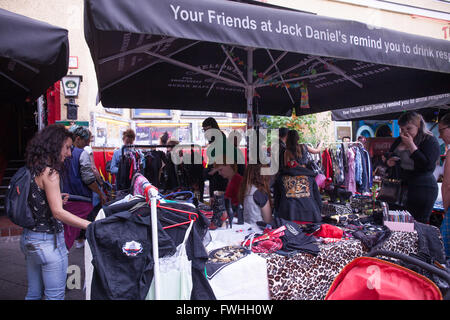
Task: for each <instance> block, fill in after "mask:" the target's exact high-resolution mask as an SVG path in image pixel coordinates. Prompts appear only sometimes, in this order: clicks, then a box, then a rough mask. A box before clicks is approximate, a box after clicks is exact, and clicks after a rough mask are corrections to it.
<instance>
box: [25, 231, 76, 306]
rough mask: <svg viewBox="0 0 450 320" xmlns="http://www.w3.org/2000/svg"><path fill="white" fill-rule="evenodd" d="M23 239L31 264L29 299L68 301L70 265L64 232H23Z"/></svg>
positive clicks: (28, 275)
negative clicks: (67, 286)
mask: <svg viewBox="0 0 450 320" xmlns="http://www.w3.org/2000/svg"><path fill="white" fill-rule="evenodd" d="M55 236H56V246H55ZM20 240H21V241H20V248H21V250H22V252H23V253H24V255H25V260H26V264H27V279H28V291H27V296H26V297H25V299H27V300H40V299H42V298H43V297H45V299H47V300H64V295H65V288H66V279H67V266H68V251H67V248H66V244H65V242H64V232H60V233H57V234H49V233H44V232H34V231H31V230H29V229H23V232H22V237H21V239H20Z"/></svg>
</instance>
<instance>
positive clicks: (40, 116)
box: [37, 95, 44, 131]
mask: <svg viewBox="0 0 450 320" xmlns="http://www.w3.org/2000/svg"><path fill="white" fill-rule="evenodd" d="M37 125H38V131H41V130H42V129H44V97H43V96H42V95H41V96H40V97H39V98H38V99H37Z"/></svg>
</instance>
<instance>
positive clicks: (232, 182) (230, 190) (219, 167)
mask: <svg viewBox="0 0 450 320" xmlns="http://www.w3.org/2000/svg"><path fill="white" fill-rule="evenodd" d="M224 162H225V161H224ZM216 172H217V173H218V174H219V175H220V176H221V177H222V178H224V179H226V180H227V187H226V189H225V198H226V199H230V200H231V204H232V205H233V206H237V205H238V204H239V199H238V194H239V188H240V186H241V184H242V176H241V175H240V174H239V173H238V168H237V165H236V164H226V163H223V164H215V165H214V169H213V170H212V171H211V173H212V174H214V173H216Z"/></svg>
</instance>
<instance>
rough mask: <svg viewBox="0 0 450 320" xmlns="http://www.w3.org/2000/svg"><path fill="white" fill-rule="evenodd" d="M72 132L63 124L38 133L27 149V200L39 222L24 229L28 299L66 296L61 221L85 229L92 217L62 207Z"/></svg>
mask: <svg viewBox="0 0 450 320" xmlns="http://www.w3.org/2000/svg"><path fill="white" fill-rule="evenodd" d="M72 141H73V140H72V134H71V133H70V132H69V131H68V130H67V129H66V128H65V127H64V126H62V125H50V126H48V127H46V128H44V129H43V130H41V131H39V132H38V133H36V135H35V136H34V137H33V138H32V139H31V140H30V142H29V143H28V146H27V150H26V166H27V167H28V169H29V170H30V172H31V176H32V179H31V186H30V194H29V197H28V204H29V206H30V208H31V210H32V212H33V214H34V217H35V221H36V224H35V226H34V227H33V228H30V229H27V228H24V229H23V233H22V237H21V249H22V252H23V253H24V255H25V259H26V265H27V278H28V292H27V295H26V297H25V299H27V300H40V299H42V297H43V296H45V298H46V299H48V300H63V299H64V293H65V287H66V277H67V265H68V257H67V254H68V252H67V248H66V245H65V243H64V231H63V225H62V223H65V224H68V225H71V226H74V227H77V228H81V229H86V228H87V226H88V225H89V223H90V222H89V221H87V220H84V219H81V218H79V217H77V216H75V215H73V214H71V213H70V212H68V211H66V210H64V209H63V197H62V194H61V189H60V174H61V173H62V172H63V168H64V159H65V158H67V157H70V155H71V146H72Z"/></svg>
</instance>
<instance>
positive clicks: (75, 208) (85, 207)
mask: <svg viewBox="0 0 450 320" xmlns="http://www.w3.org/2000/svg"><path fill="white" fill-rule="evenodd" d="M63 208H64V210H67V211H69V212H70V213H72V214H74V215H76V216H77V217H80V218H82V219H86V218H87V217H88V215H89V213H91V211H92V209H93V206H92V203H91V202H85V201H67V203H66V204H65V205H63ZM80 231H81V229H79V228H76V227H72V226H69V225H67V224H64V240H65V242H66V247H67V250H70V248H72V245H73V243H74V242H75V239H76V238H78V236H79V235H80Z"/></svg>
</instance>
